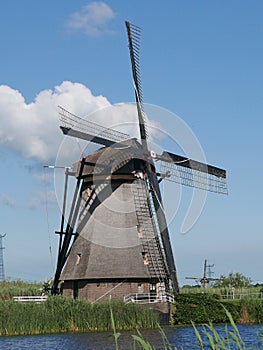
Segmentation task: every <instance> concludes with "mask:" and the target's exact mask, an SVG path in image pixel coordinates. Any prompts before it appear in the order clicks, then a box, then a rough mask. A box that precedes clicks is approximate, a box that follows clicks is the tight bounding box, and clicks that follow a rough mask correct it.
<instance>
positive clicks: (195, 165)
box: [156, 152, 228, 194]
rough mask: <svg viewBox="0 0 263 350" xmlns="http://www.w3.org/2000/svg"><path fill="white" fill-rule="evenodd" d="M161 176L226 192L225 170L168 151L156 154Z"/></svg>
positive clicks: (204, 188) (187, 184) (206, 188)
mask: <svg viewBox="0 0 263 350" xmlns="http://www.w3.org/2000/svg"><path fill="white" fill-rule="evenodd" d="M156 160H159V161H160V166H159V167H160V173H161V176H162V177H163V178H165V179H167V180H168V181H172V182H176V183H179V184H182V185H185V186H190V187H195V188H199V189H202V190H205V191H210V192H215V193H219V194H227V193H228V191H227V183H226V171H225V170H224V169H221V168H217V167H215V166H212V165H209V164H206V163H201V162H198V161H196V160H193V159H190V158H186V157H182V156H179V155H177V154H173V153H170V152H163V153H162V155H158V154H157V155H156Z"/></svg>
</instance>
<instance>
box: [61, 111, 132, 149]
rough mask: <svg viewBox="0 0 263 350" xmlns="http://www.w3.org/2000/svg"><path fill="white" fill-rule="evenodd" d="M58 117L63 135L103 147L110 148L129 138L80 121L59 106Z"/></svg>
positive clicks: (126, 135) (111, 130)
mask: <svg viewBox="0 0 263 350" xmlns="http://www.w3.org/2000/svg"><path fill="white" fill-rule="evenodd" d="M59 115H60V121H61V123H62V125H61V126H60V128H61V130H62V132H63V134H65V135H69V136H73V137H77V138H79V139H83V140H86V141H92V142H94V143H98V144H100V145H104V146H112V145H114V144H115V143H116V142H120V141H124V140H127V139H128V138H129V135H128V134H125V133H122V132H120V131H117V130H114V129H111V128H105V127H103V126H101V125H99V124H96V123H94V122H92V121H90V120H86V119H82V118H80V117H78V116H76V115H75V114H73V113H71V112H69V111H67V110H66V109H65V108H63V107H61V106H59Z"/></svg>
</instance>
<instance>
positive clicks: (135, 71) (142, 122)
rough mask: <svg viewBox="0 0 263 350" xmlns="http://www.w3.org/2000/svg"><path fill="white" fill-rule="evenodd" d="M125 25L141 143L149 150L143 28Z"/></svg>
mask: <svg viewBox="0 0 263 350" xmlns="http://www.w3.org/2000/svg"><path fill="white" fill-rule="evenodd" d="M125 24H126V28H127V33H128V41H129V49H130V58H131V65H132V75H133V83H134V90H135V98H136V104H137V112H138V117H139V127H140V135H141V141H142V145H143V148H144V149H147V142H146V139H147V137H148V131H147V127H146V118H145V113H144V110H143V93H142V81H141V70H140V40H141V28H139V27H137V26H135V25H133V24H131V23H129V22H127V21H126V22H125Z"/></svg>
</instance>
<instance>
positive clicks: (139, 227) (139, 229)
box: [137, 225, 142, 238]
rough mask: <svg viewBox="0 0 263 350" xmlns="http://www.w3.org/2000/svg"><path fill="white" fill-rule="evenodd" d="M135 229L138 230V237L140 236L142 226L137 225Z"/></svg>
mask: <svg viewBox="0 0 263 350" xmlns="http://www.w3.org/2000/svg"><path fill="white" fill-rule="evenodd" d="M137 231H138V236H139V238H142V227H141V225H137Z"/></svg>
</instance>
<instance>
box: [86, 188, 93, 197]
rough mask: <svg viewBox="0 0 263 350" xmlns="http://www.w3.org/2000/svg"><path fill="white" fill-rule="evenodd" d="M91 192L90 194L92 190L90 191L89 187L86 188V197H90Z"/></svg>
mask: <svg viewBox="0 0 263 350" xmlns="http://www.w3.org/2000/svg"><path fill="white" fill-rule="evenodd" d="M91 192H92V189H91V187H90V186H89V187H88V188H87V193H88V197H90V195H91Z"/></svg>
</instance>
